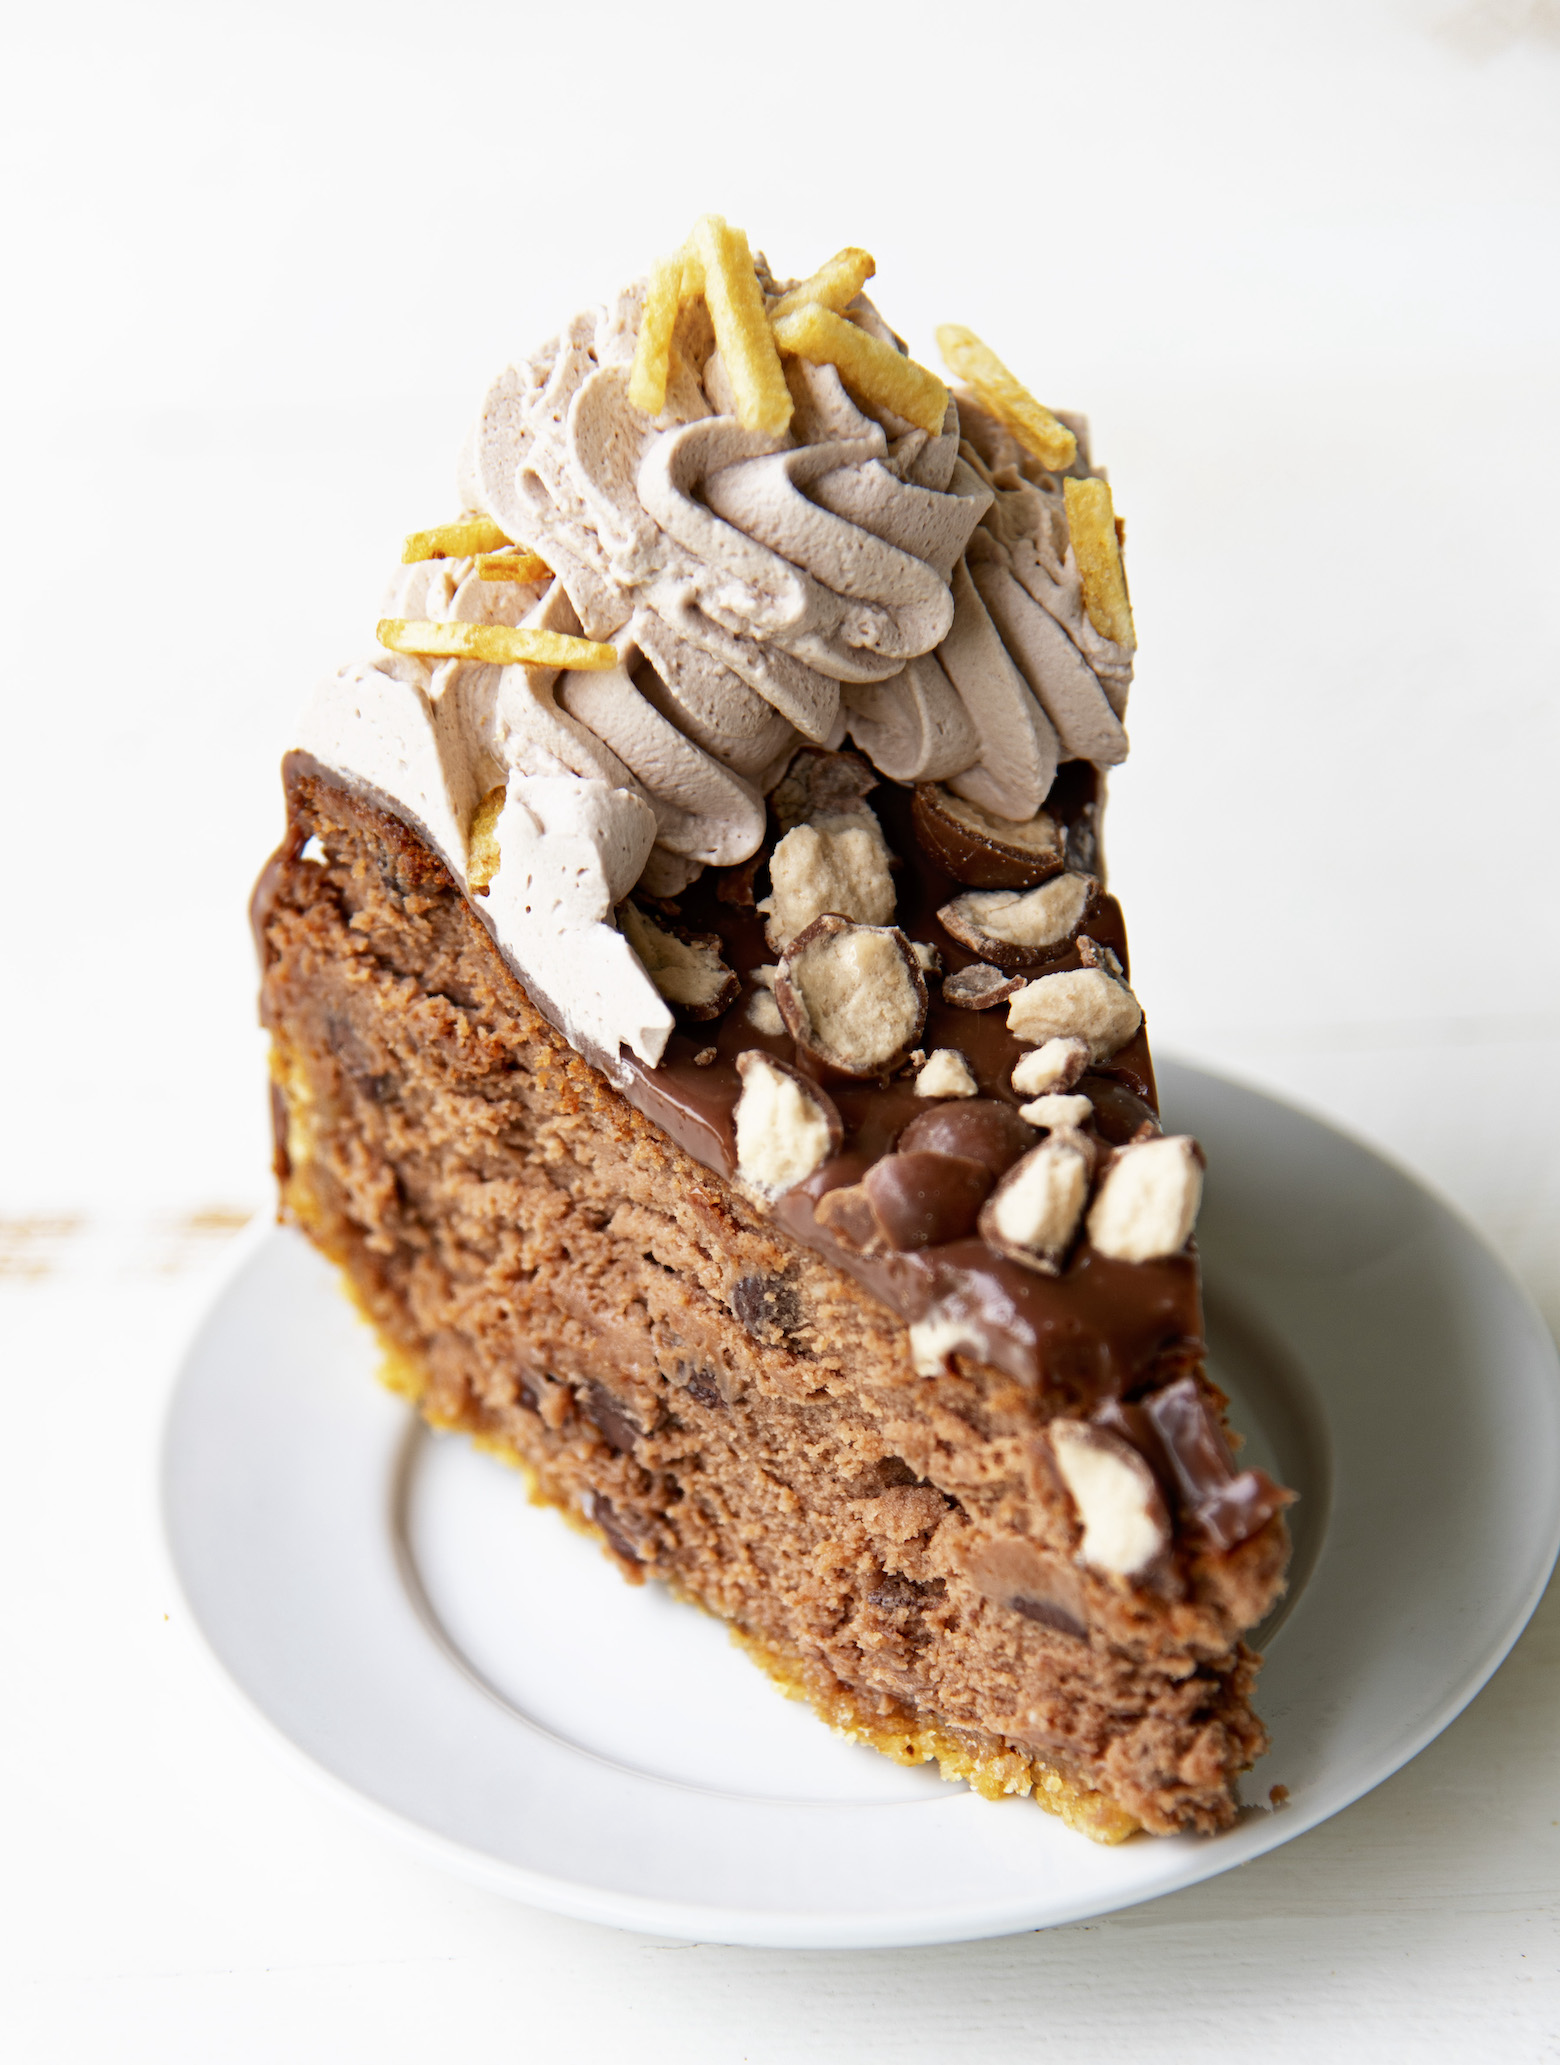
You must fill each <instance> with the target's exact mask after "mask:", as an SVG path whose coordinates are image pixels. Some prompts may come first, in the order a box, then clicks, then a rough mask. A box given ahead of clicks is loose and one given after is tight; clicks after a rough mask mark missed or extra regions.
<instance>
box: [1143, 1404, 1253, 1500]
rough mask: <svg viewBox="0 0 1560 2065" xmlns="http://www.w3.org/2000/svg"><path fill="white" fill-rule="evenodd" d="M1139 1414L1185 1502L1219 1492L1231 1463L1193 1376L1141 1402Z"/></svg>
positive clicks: (1229, 1474)
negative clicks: (1160, 1445) (1161, 1446)
mask: <svg viewBox="0 0 1560 2065" xmlns="http://www.w3.org/2000/svg"><path fill="white" fill-rule="evenodd" d="M1143 1415H1144V1417H1145V1419H1146V1420H1147V1421H1148V1423H1149V1425H1150V1426H1152V1428H1153V1429H1154V1432H1155V1433H1156V1434H1157V1435H1158V1436H1159V1439H1160V1440H1161V1442H1163V1444H1164V1452H1165V1457H1166V1460H1167V1461H1168V1463H1169V1465H1170V1470H1171V1474H1172V1476H1173V1478H1174V1481H1175V1487H1176V1490H1177V1491H1178V1493H1179V1494H1180V1497H1181V1500H1182V1502H1183V1504H1185V1505H1187V1506H1196V1505H1197V1504H1198V1503H1199V1501H1200V1500H1202V1499H1205V1498H1207V1497H1209V1496H1210V1494H1211V1493H1213V1492H1216V1491H1222V1490H1223V1489H1224V1487H1225V1485H1227V1484H1228V1483H1229V1481H1230V1479H1231V1478H1232V1477H1233V1476H1234V1474H1235V1465H1234V1463H1233V1461H1232V1460H1231V1457H1230V1452H1229V1448H1228V1445H1227V1444H1226V1442H1225V1439H1224V1430H1223V1429H1222V1428H1221V1427H1220V1425H1219V1423H1218V1421H1217V1420H1216V1419H1215V1418H1214V1416H1213V1413H1212V1411H1211V1410H1210V1409H1209V1406H1208V1402H1207V1400H1206V1399H1205V1398H1204V1397H1203V1394H1202V1392H1201V1390H1200V1389H1199V1388H1198V1384H1197V1379H1196V1378H1195V1377H1181V1378H1178V1379H1177V1381H1176V1382H1175V1383H1173V1384H1167V1385H1166V1386H1165V1387H1164V1389H1163V1390H1162V1391H1152V1392H1150V1393H1149V1395H1148V1397H1147V1398H1145V1399H1144V1400H1143Z"/></svg>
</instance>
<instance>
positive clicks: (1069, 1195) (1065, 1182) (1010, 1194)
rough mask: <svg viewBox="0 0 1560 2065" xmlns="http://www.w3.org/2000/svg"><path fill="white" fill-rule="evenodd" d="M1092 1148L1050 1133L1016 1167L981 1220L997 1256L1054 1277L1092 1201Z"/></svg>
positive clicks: (1069, 1136)
mask: <svg viewBox="0 0 1560 2065" xmlns="http://www.w3.org/2000/svg"><path fill="white" fill-rule="evenodd" d="M1093 1171H1094V1149H1093V1147H1092V1145H1091V1143H1090V1142H1089V1141H1088V1140H1087V1139H1086V1138H1085V1137H1084V1136H1083V1135H1082V1134H1079V1133H1072V1132H1061V1133H1052V1134H1051V1135H1050V1136H1049V1137H1048V1138H1047V1139H1045V1140H1042V1141H1041V1143H1040V1145H1039V1146H1038V1147H1034V1148H1031V1149H1030V1151H1029V1153H1028V1154H1026V1155H1025V1156H1024V1158H1023V1160H1022V1161H1019V1162H1015V1163H1014V1165H1013V1167H1012V1168H1011V1169H1009V1170H1008V1172H1007V1174H1006V1175H1005V1176H1004V1177H1003V1178H1002V1181H1001V1182H1000V1183H999V1184H998V1185H997V1187H996V1189H995V1190H994V1191H993V1192H992V1194H991V1196H990V1198H989V1200H988V1201H987V1203H986V1206H985V1208H984V1210H983V1211H982V1212H981V1215H980V1233H981V1238H982V1240H984V1241H987V1242H988V1243H989V1244H990V1245H991V1246H992V1247H994V1248H995V1249H996V1250H997V1252H998V1254H1001V1255H1006V1256H1007V1257H1008V1259H1009V1260H1010V1261H1013V1262H1022V1263H1023V1265H1024V1267H1025V1268H1026V1269H1033V1270H1036V1271H1037V1272H1038V1273H1039V1274H1040V1275H1042V1276H1056V1275H1058V1274H1059V1273H1060V1271H1061V1266H1062V1261H1063V1259H1064V1257H1065V1256H1066V1253H1067V1250H1068V1248H1069V1247H1071V1245H1072V1241H1073V1236H1074V1234H1076V1232H1077V1231H1078V1222H1079V1221H1080V1220H1081V1219H1082V1217H1083V1208H1084V1205H1085V1204H1086V1203H1087V1202H1088V1196H1089V1178H1090V1176H1091V1175H1092V1174H1093Z"/></svg>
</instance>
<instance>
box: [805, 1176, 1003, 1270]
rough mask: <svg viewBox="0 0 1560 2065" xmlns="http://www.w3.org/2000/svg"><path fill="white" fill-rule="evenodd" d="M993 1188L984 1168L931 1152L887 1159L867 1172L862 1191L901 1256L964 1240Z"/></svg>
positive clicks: (884, 1233) (889, 1241)
mask: <svg viewBox="0 0 1560 2065" xmlns="http://www.w3.org/2000/svg"><path fill="white" fill-rule="evenodd" d="M991 1184H992V1174H991V1170H990V1168H989V1167H988V1166H987V1164H986V1163H985V1162H983V1161H975V1160H973V1159H971V1157H970V1156H968V1155H961V1154H939V1153H935V1152H932V1153H912V1154H887V1155H885V1156H884V1157H883V1159H882V1160H881V1161H880V1162H874V1163H873V1165H872V1167H871V1168H870V1169H868V1171H867V1173H866V1176H865V1178H864V1179H863V1182H862V1189H863V1190H864V1191H865V1192H866V1195H867V1198H868V1201H869V1202H870V1204H871V1206H872V1210H873V1212H874V1214H875V1215H876V1218H877V1222H878V1225H879V1226H880V1227H881V1228H882V1231H883V1238H884V1239H885V1241H886V1242H887V1243H888V1245H889V1246H890V1247H891V1248H897V1249H899V1250H901V1251H905V1250H908V1249H914V1248H930V1247H941V1246H943V1245H944V1244H946V1243H947V1242H948V1241H952V1240H962V1239H963V1238H964V1236H965V1235H966V1234H967V1233H969V1232H970V1230H971V1229H972V1227H973V1226H974V1224H975V1221H976V1219H977V1218H978V1217H979V1214H980V1208H981V1205H982V1204H983V1203H984V1202H985V1197H986V1193H987V1191H988V1190H990V1188H991ZM830 1194H831V1196H835V1197H838V1196H839V1195H841V1193H840V1192H838V1191H834V1192H831V1193H830Z"/></svg>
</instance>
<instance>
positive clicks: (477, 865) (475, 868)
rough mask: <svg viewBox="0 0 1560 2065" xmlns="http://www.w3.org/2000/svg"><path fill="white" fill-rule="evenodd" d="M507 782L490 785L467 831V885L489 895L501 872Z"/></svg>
mask: <svg viewBox="0 0 1560 2065" xmlns="http://www.w3.org/2000/svg"><path fill="white" fill-rule="evenodd" d="M505 794H506V790H505V786H504V784H503V783H502V782H500V783H499V785H498V787H497V788H496V789H489V790H488V792H487V794H486V795H485V796H484V797H483V799H482V801H481V802H480V803H479V804H478V805H477V807H476V811H475V813H474V815H473V817H472V820H471V830H470V831H469V832H468V833H467V835H466V887H467V888H468V889H470V890H472V891H473V892H474V893H475V894H476V895H478V896H486V895H487V893H488V885H489V883H490V882H491V881H492V880H493V877H494V876H495V875H496V874H497V873H498V868H499V861H500V859H501V858H502V856H501V855H500V853H499V850H498V819H499V813H500V812H501V811H502V810H503V807H504V796H505Z"/></svg>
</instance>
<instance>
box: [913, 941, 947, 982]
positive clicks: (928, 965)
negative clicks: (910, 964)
mask: <svg viewBox="0 0 1560 2065" xmlns="http://www.w3.org/2000/svg"><path fill="white" fill-rule="evenodd" d="M910 951H911V952H912V953H913V954H914V955H915V965H916V966H917V967H918V968H919V969H920V971H921V973H922V974H923V975H941V973H942V964H943V957H942V955H941V953H940V952H939V951H938V949H937V948H936V947H934V946H933V945H932V943H931V941H930V940H929V939H912V940H911V942H910Z"/></svg>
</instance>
